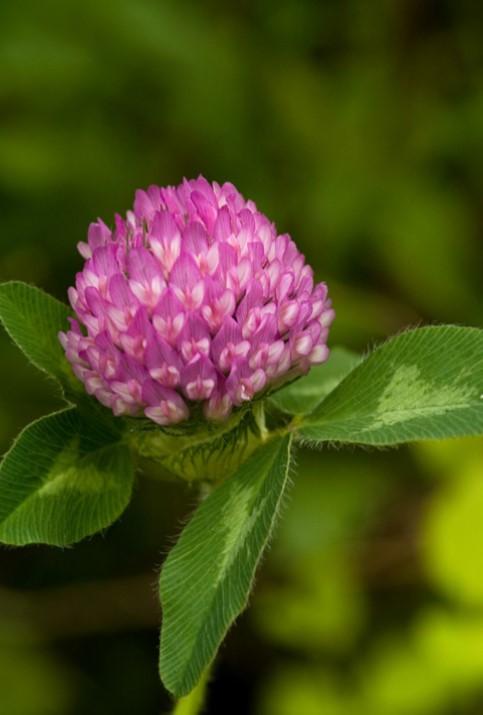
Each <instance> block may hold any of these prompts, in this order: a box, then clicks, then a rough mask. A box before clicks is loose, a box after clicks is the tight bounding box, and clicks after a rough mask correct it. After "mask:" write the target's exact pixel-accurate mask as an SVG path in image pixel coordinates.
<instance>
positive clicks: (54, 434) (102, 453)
mask: <svg viewBox="0 0 483 715" xmlns="http://www.w3.org/2000/svg"><path fill="white" fill-rule="evenodd" d="M133 478H134V475H133V465H132V459H131V455H130V452H129V450H128V449H127V447H125V446H124V445H122V444H121V443H120V442H119V437H118V434H116V433H113V432H110V431H105V430H104V429H103V427H102V425H101V424H99V423H96V425H95V427H91V426H90V425H89V423H87V422H86V421H85V420H83V419H82V417H81V416H80V414H79V413H78V411H77V410H76V409H68V410H64V411H63V412H58V413H56V414H53V415H50V416H48V417H44V418H42V419H40V420H38V421H37V422H33V423H32V424H31V425H29V427H27V428H26V429H25V430H24V431H23V432H22V433H21V434H20V436H19V437H18V439H17V441H16V442H15V444H14V445H13V447H12V448H11V450H10V451H9V452H8V453H7V455H6V456H5V458H4V460H3V462H2V464H1V465H0V542H3V543H7V544H12V545H16V546H21V545H24V544H30V543H45V544H52V545H56V546H66V545H68V544H72V543H74V542H76V541H79V540H80V539H82V538H84V537H85V536H89V535H90V534H93V533H95V532H96V531H99V530H101V529H104V528H106V527H107V526H109V525H110V524H111V523H112V522H113V521H114V520H115V519H116V518H117V517H118V516H119V515H120V514H121V513H122V512H123V511H124V509H125V508H126V506H127V504H128V503H129V499H130V496H131V491H132V484H133Z"/></svg>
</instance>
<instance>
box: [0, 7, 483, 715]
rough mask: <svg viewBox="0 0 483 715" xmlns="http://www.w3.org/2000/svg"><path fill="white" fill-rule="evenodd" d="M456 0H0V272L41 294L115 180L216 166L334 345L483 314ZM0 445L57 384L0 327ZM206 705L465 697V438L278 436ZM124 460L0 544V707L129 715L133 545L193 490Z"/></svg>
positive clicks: (155, 556)
mask: <svg viewBox="0 0 483 715" xmlns="http://www.w3.org/2000/svg"><path fill="white" fill-rule="evenodd" d="M481 7H482V6H481V4H480V3H475V2H472V0H452V1H450V0H447V1H446V2H445V1H443V0H442V1H440V2H438V1H437V0H432V1H424V0H394V1H393V2H382V1H380V0H379V1H378V2H372V3H371V2H362V1H360V2H356V1H355V0H353V1H352V2H351V1H349V2H346V3H340V2H336V0H320V1H319V2H317V1H316V0H313V1H312V2H311V1H309V0H289V1H285V2H284V0H277V1H275V0H240V2H237V3H231V4H230V3H226V2H220V1H219V0H205V2H203V3H199V2H194V1H193V2H185V1H181V0H178V1H177V2H171V1H168V2H161V0H159V1H155V0H117V2H108V1H105V2H99V0H96V1H95V0H83V2H82V3H80V2H61V0H43V2H41V3H39V2H37V1H36V0H21V1H20V2H16V3H13V2H3V3H1V5H0V27H1V40H0V212H1V214H0V216H1V218H0V223H1V237H0V279H1V280H5V279H10V278H17V279H21V280H25V281H29V282H33V283H35V284H37V285H39V286H41V287H42V288H44V289H46V290H48V291H50V292H52V293H53V294H55V295H56V296H58V297H60V298H64V296H65V292H66V289H67V286H68V285H70V284H71V283H72V281H73V276H74V273H75V271H76V270H78V269H79V267H80V265H81V259H80V257H79V256H78V255H77V253H76V251H75V245H76V243H77V242H78V241H79V240H82V239H83V238H84V236H85V233H86V229H87V225H88V223H89V222H90V221H91V220H93V219H95V218H96V217H98V216H102V217H104V218H105V219H106V221H107V222H108V223H109V222H110V221H111V219H112V216H113V214H114V212H115V211H121V212H123V211H125V210H126V209H127V208H128V207H129V206H130V203H131V201H132V197H133V192H134V190H135V189H136V188H137V187H143V186H147V185H149V184H150V183H159V184H166V183H170V184H173V183H177V182H178V181H180V179H181V178H182V176H184V175H186V176H188V177H193V176H196V175H198V174H199V173H203V174H204V175H205V176H207V177H208V178H209V179H212V180H213V179H216V180H218V181H224V180H230V181H233V182H234V183H235V184H236V185H237V186H238V187H239V188H240V190H241V191H242V192H243V193H244V194H245V195H246V196H248V197H251V198H253V199H255V200H256V202H257V203H258V205H259V207H260V208H261V210H263V211H265V212H266V213H267V214H268V215H269V216H270V217H271V218H273V219H274V220H275V221H276V223H277V225H278V227H279V230H280V231H289V232H290V233H292V235H293V237H294V238H295V240H296V241H297V243H298V244H299V245H300V247H301V248H302V249H303V250H304V252H305V253H306V254H307V256H308V258H309V261H310V262H311V263H312V264H313V265H314V267H315V269H316V271H317V274H318V277H319V278H320V279H324V280H327V282H328V283H329V285H330V290H331V293H332V296H333V300H334V303H335V307H336V310H337V319H336V322H335V324H334V328H333V331H332V336H331V340H332V345H335V344H343V345H345V346H347V347H350V348H353V349H356V350H359V351H360V350H363V349H365V348H366V347H367V346H368V345H370V344H372V343H373V342H374V341H375V340H379V339H382V338H384V337H385V336H387V335H389V334H391V333H393V332H396V331H398V330H401V329H402V328H403V327H405V326H407V325H408V324H417V323H421V322H457V323H466V324H472V325H478V326H480V327H481V326H483V300H482V299H483V288H482V278H481V270H482V266H483V240H482V239H483V237H482V227H483V221H482V219H483V212H482V204H481V188H482V185H483V181H482V179H483V164H482V161H481V159H482V156H483V73H482V72H481V59H482V58H481V43H482V29H483V25H482V20H483V16H482V13H481ZM0 368H1V372H2V375H3V377H4V380H3V382H2V387H1V393H0V451H4V450H5V449H6V448H7V447H8V445H9V443H10V442H11V440H12V438H13V437H14V436H15V434H16V433H17V431H18V430H19V429H20V428H21V427H22V426H23V425H25V424H26V423H27V422H28V421H30V420H31V419H33V418H35V417H37V416H40V415H42V414H44V413H45V412H46V411H48V410H49V409H51V408H54V407H56V406H57V402H56V400H55V398H54V396H53V393H52V389H51V386H50V384H49V383H47V381H46V380H45V379H44V378H43V377H42V376H40V375H39V374H37V373H36V372H35V370H34V369H33V368H30V367H29V366H27V364H26V362H25V360H24V359H23V358H22V357H21V356H20V354H19V353H18V352H17V351H16V350H15V349H14V347H13V346H12V345H10V344H9V342H8V340H7V339H6V337H5V335H4V334H2V335H1V336H0ZM298 462H299V467H300V470H299V471H300V476H299V477H298V478H297V480H296V483H295V484H294V486H293V489H292V493H291V496H290V498H289V500H288V501H287V503H286V506H285V518H284V521H283V523H282V524H281V526H280V528H279V531H278V535H277V538H276V539H275V542H274V544H273V547H272V549H271V551H270V554H269V556H268V557H267V558H266V559H265V563H264V567H263V569H262V571H261V573H260V574H259V577H258V582H257V588H256V593H255V595H254V596H253V598H252V602H251V608H250V610H249V611H248V612H247V613H246V614H245V615H244V616H243V617H242V618H241V619H240V620H239V622H238V624H237V627H236V629H235V630H234V631H232V632H231V634H230V636H229V638H228V640H227V643H226V644H225V645H224V646H223V648H222V651H221V655H220V659H219V665H218V668H217V671H216V678H215V681H214V683H213V684H212V686H211V691H210V703H209V708H208V712H209V713H212V714H214V715H216V714H217V713H220V714H221V713H223V714H225V713H230V715H237V714H243V715H246V714H247V713H250V714H251V713H253V714H254V715H319V714H320V715H479V714H481V712H483V518H482V515H483V443H482V441H481V440H468V441H455V442H451V443H441V444H426V445H415V446H412V447H410V448H404V449H402V450H400V451H398V452H394V451H385V452H375V451H356V450H345V451H337V452H335V451H327V452H325V453H318V454H316V455H311V454H308V453H307V454H306V453H303V452H301V453H300V454H299V457H298ZM143 477H146V478H142V479H140V480H139V483H138V486H137V489H136V495H135V500H134V503H133V504H132V506H131V507H130V508H129V510H128V511H127V512H126V514H125V515H124V516H123V518H122V520H121V521H120V522H119V523H117V524H116V525H115V526H114V527H112V528H111V529H110V530H109V532H108V533H107V534H106V535H105V536H104V535H103V536H97V537H95V538H93V539H92V540H89V541H87V542H85V543H83V544H81V545H80V546H77V547H76V548H75V549H69V550H65V551H54V550H50V549H47V548H44V547H38V548H25V549H22V550H17V551H15V550H6V549H4V550H2V552H1V553H0V583H1V587H0V713H1V714H2V715H84V714H85V713H89V714H90V715H101V714H102V715H108V714H111V713H112V714H113V715H114V714H116V715H124V714H126V715H127V714H129V715H131V714H132V713H142V714H143V715H154V714H159V713H161V712H167V711H169V707H170V705H169V699H168V697H167V696H166V694H165V693H163V691H162V690H161V688H160V686H159V683H158V678H157V666H156V650H157V638H158V636H157V623H158V621H159V618H160V614H159V609H158V606H157V602H156V595H155V585H156V578H157V570H158V568H159V565H160V564H161V562H162V559H163V556H164V553H165V552H166V548H167V547H166V545H167V544H170V543H172V542H173V538H174V536H175V535H176V534H177V533H178V532H179V529H180V524H181V520H182V519H183V518H185V515H186V514H187V513H188V512H189V510H190V509H191V508H192V506H193V505H194V503H195V499H196V498H195V494H193V493H190V492H189V490H188V489H186V488H185V487H183V486H182V485H177V484H163V483H161V482H159V481H156V479H152V478H150V477H155V474H154V473H153V474H149V473H148V474H145V475H143Z"/></svg>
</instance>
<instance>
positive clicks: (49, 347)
mask: <svg viewBox="0 0 483 715" xmlns="http://www.w3.org/2000/svg"><path fill="white" fill-rule="evenodd" d="M69 315H70V310H69V308H68V306H67V305H65V304H64V303H61V302H60V301H58V300H57V299H56V298H53V297H52V296H50V295H48V294H47V293H44V292H43V291H41V290H39V288H34V287H33V286H30V285H27V284H26V283H21V282H17V281H12V282H9V283H2V284H1V285H0V321H1V322H2V323H3V325H4V327H5V330H6V331H7V333H8V334H9V335H10V337H11V338H12V340H13V341H14V342H15V343H16V344H17V345H18V347H19V348H20V349H21V350H22V352H23V353H24V354H25V355H26V356H27V357H28V358H29V360H30V361H31V362H32V363H33V364H34V365H35V366H36V367H38V368H39V369H40V370H43V371H44V372H46V373H47V374H49V375H51V376H52V377H56V378H57V379H58V380H60V381H61V382H63V381H65V380H66V379H69V380H71V379H72V371H71V369H70V367H69V365H68V363H67V360H66V358H65V355H64V351H63V349H62V346H61V344H60V342H59V338H58V332H59V330H65V329H66V328H67V327H68V323H67V318H68V316H69Z"/></svg>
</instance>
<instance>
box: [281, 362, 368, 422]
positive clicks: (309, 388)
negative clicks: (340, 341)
mask: <svg viewBox="0 0 483 715" xmlns="http://www.w3.org/2000/svg"><path fill="white" fill-rule="evenodd" d="M360 360H361V358H360V356H359V355H356V353H353V352H350V351H349V350H345V349H344V348H334V349H333V350H332V351H331V353H330V357H329V359H328V361H327V362H326V363H323V364H322V365H316V366H315V367H313V368H311V370H310V372H309V373H308V374H307V375H304V376H303V377H300V378H299V379H298V380H295V381H294V382H292V383H290V385H287V386H286V387H282V388H281V389H280V390H278V391H277V392H275V393H273V394H272V395H270V402H272V403H273V404H274V405H276V407H278V408H279V409H281V410H283V411H284V412H288V413H290V414H293V415H298V414H301V415H303V414H307V413H309V412H311V411H312V410H313V409H315V407H317V405H318V404H319V403H320V402H322V400H323V399H324V397H325V396H326V395H328V394H329V392H332V390H334V389H335V388H336V387H337V385H338V384H339V382H340V381H341V380H342V379H343V378H344V377H345V376H346V375H347V373H349V372H350V371H351V370H352V369H353V368H354V367H355V366H356V365H357V363H358V362H360Z"/></svg>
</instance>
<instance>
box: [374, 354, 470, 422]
mask: <svg viewBox="0 0 483 715" xmlns="http://www.w3.org/2000/svg"><path fill="white" fill-rule="evenodd" d="M420 374H421V373H420V370H419V368H418V367H417V365H402V366H401V367H400V368H398V369H397V370H396V372H395V373H394V375H393V377H392V378H391V381H390V382H389V384H388V386H387V387H386V389H385V390H384V392H383V393H382V395H381V399H380V400H379V403H378V405H377V407H376V412H375V420H374V422H373V423H372V425H369V426H368V427H367V428H366V430H368V431H369V430H373V429H375V428H376V427H384V426H390V425H395V424H397V423H398V422H404V421H405V420H406V419H407V414H408V410H413V411H415V412H418V411H420V412H421V413H423V412H424V414H425V415H427V416H429V414H430V413H431V412H433V413H434V414H438V413H440V412H441V410H442V409H443V410H444V409H445V407H446V406H447V405H450V404H452V405H457V404H459V402H461V401H463V402H465V401H466V400H467V399H470V398H471V395H472V389H471V387H469V386H465V384H464V383H462V384H461V385H460V386H456V387H453V386H452V385H444V386H443V385H441V386H439V387H436V388H435V386H434V384H433V383H430V382H425V381H424V380H423V379H421V378H420V377H419V376H420ZM424 400H428V402H430V403H431V404H430V406H426V407H422V402H423V401H424ZM394 405H400V407H399V408H398V407H396V408H394Z"/></svg>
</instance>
